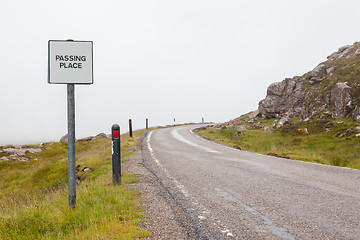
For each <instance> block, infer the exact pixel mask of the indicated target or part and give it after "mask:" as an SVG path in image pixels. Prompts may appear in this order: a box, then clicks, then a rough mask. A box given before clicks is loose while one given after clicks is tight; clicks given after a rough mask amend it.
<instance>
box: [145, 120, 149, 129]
mask: <svg viewBox="0 0 360 240" xmlns="http://www.w3.org/2000/svg"><path fill="white" fill-rule="evenodd" d="M145 127H146V129H148V128H149V120H148V119H146V126H145Z"/></svg>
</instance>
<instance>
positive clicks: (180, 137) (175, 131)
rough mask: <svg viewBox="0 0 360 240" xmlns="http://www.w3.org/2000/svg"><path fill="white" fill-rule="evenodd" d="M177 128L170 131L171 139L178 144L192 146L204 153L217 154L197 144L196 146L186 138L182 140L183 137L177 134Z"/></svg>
mask: <svg viewBox="0 0 360 240" xmlns="http://www.w3.org/2000/svg"><path fill="white" fill-rule="evenodd" d="M178 130H179V128H176V129H174V130H172V131H171V136H173V138H175V139H177V140H179V141H180V142H183V143H186V144H188V145H190V146H193V147H197V148H200V149H202V150H204V151H206V152H211V153H218V151H216V150H213V149H211V148H207V147H204V146H201V145H199V144H196V143H193V142H191V141H189V140H187V139H186V138H184V137H183V136H181V135H180V133H179V132H178Z"/></svg>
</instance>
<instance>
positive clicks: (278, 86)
mask: <svg viewBox="0 0 360 240" xmlns="http://www.w3.org/2000/svg"><path fill="white" fill-rule="evenodd" d="M284 87H285V83H284V82H276V83H272V84H270V86H269V87H268V88H267V95H274V96H282V93H283V91H284Z"/></svg>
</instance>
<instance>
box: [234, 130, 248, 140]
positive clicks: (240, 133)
mask: <svg viewBox="0 0 360 240" xmlns="http://www.w3.org/2000/svg"><path fill="white" fill-rule="evenodd" d="M244 135H245V134H244V133H242V132H241V131H237V132H236V133H234V134H233V135H232V137H231V138H232V139H233V140H234V139H236V138H238V137H240V136H244Z"/></svg>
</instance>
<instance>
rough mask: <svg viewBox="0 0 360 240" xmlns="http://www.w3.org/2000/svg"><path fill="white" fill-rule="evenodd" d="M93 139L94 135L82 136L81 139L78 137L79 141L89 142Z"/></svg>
mask: <svg viewBox="0 0 360 240" xmlns="http://www.w3.org/2000/svg"><path fill="white" fill-rule="evenodd" d="M91 140H93V137H85V138H80V139H78V140H77V141H78V142H89V141H91Z"/></svg>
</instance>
